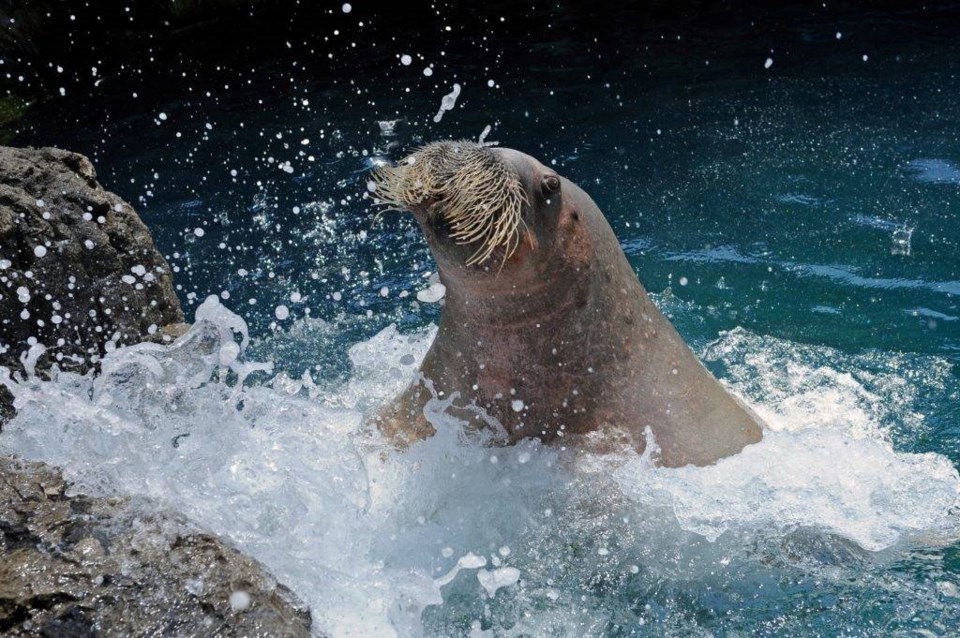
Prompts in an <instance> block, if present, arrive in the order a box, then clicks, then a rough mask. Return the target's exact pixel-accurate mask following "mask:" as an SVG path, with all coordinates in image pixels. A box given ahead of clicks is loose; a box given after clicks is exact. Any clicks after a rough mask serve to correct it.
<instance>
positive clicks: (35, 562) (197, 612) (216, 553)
mask: <svg viewBox="0 0 960 638" xmlns="http://www.w3.org/2000/svg"><path fill="white" fill-rule="evenodd" d="M0 556H3V560H2V561H0V634H2V635H4V636H71V637H86V636H251V637H252V636H309V635H310V614H309V612H308V611H307V609H306V608H305V607H304V606H303V605H302V603H300V602H299V601H298V600H296V598H295V597H294V595H293V594H292V593H291V592H290V591H289V590H288V589H287V588H285V587H284V586H283V585H280V584H278V583H277V581H276V580H275V579H273V578H272V577H271V576H269V575H268V574H267V573H266V572H265V571H264V570H263V568H262V567H261V566H260V565H259V564H258V563H256V562H255V561H253V560H251V559H249V558H246V557H244V556H243V555H241V554H240V553H239V552H237V551H236V550H234V549H231V548H229V547H227V546H226V545H224V544H223V543H222V542H220V541H219V540H218V539H216V538H215V537H213V536H210V535H208V534H205V533H203V532H201V531H199V530H197V529H196V528H194V527H192V526H191V525H190V524H188V523H187V522H185V521H184V520H182V519H179V518H177V517H175V516H172V515H170V514H166V513H164V512H162V511H160V510H158V509H157V508H156V507H155V506H152V505H151V504H149V503H144V502H131V501H128V500H126V499H119V498H110V499H107V498H90V497H86V496H77V495H72V490H71V489H70V487H69V486H68V485H67V484H66V483H65V482H64V479H63V478H62V476H61V475H60V474H59V473H58V472H56V471H54V470H52V469H50V468H49V467H47V466H45V465H43V464H40V463H28V462H21V461H17V460H15V459H9V458H4V457H0Z"/></svg>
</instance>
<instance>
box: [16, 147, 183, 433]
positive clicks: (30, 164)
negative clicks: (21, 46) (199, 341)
mask: <svg viewBox="0 0 960 638" xmlns="http://www.w3.org/2000/svg"><path fill="white" fill-rule="evenodd" d="M182 322H183V311H182V310H181V309H180V303H179V301H178V300H177V296H176V293H175V292H174V289H173V280H172V277H171V272H170V266H169V265H168V264H167V262H166V260H165V259H164V258H163V255H161V254H160V253H159V252H158V251H157V249H156V248H155V247H154V245H153V238H152V237H151V236H150V232H149V231H148V230H147V227H146V226H145V225H144V224H143V222H142V221H141V220H140V218H139V216H137V213H136V212H135V211H134V210H133V208H132V207H131V206H130V205H129V204H127V203H126V202H124V201H123V200H121V199H120V198H119V197H118V196H116V195H114V194H113V193H110V192H108V191H106V190H104V189H103V188H102V187H101V186H100V185H99V184H98V183H97V180H96V173H95V171H94V169H93V165H92V164H91V163H90V161H89V160H88V159H87V158H86V157H84V156H82V155H78V154H76V153H70V152H67V151H61V150H58V149H54V148H42V149H18V148H9V147H0V366H5V367H7V368H9V369H10V370H12V371H13V372H14V373H17V374H22V373H23V372H24V362H23V358H24V355H25V353H26V352H27V351H29V349H30V348H31V346H32V345H33V344H36V343H39V344H41V345H42V346H44V347H45V348H46V351H45V352H43V354H42V355H40V356H39V359H38V361H37V366H36V368H37V370H43V369H45V368H48V367H49V366H50V365H51V364H53V363H56V364H57V365H58V366H59V367H60V368H61V369H65V370H67V369H69V370H75V371H81V372H82V371H86V370H88V369H89V368H90V367H91V366H94V365H95V364H96V362H97V360H98V359H99V358H100V357H101V356H102V355H103V353H104V352H105V351H106V349H108V348H112V347H114V346H115V345H122V344H128V343H136V342H138V341H141V340H143V339H144V338H145V337H147V336H148V335H152V334H154V333H159V334H167V335H170V334H173V335H176V334H177V332H178V328H177V326H179V325H182ZM34 354H39V349H36V350H35V351H34ZM28 365H29V362H28ZM5 399H6V401H5ZM9 410H10V407H9V393H7V392H6V391H5V389H4V390H3V391H0V424H2V423H3V421H4V418H3V415H4V413H5V412H9Z"/></svg>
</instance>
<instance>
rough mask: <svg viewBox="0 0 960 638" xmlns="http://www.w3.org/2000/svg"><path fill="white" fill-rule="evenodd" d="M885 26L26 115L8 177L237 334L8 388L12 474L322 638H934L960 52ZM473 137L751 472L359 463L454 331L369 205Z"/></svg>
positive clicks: (243, 80) (957, 441)
mask: <svg viewBox="0 0 960 638" xmlns="http://www.w3.org/2000/svg"><path fill="white" fill-rule="evenodd" d="M897 24H898V23H896V22H895V21H894V22H892V23H891V22H888V21H887V20H886V18H884V17H882V16H881V17H880V18H877V19H876V20H874V21H869V20H867V19H866V18H864V21H863V23H862V24H857V23H854V24H852V25H851V24H850V23H845V24H841V25H839V26H838V25H835V24H828V23H826V22H823V21H820V22H817V21H813V22H799V23H798V24H797V25H796V28H795V29H794V30H793V31H791V33H792V34H793V35H794V36H795V37H796V39H797V41H799V42H805V43H807V44H806V45H804V46H805V47H806V48H804V47H801V46H799V45H796V44H793V45H791V46H787V45H782V44H781V45H778V46H774V45H773V44H770V43H766V44H770V46H763V47H760V46H751V45H749V44H747V43H746V41H739V40H738V39H737V37H736V34H732V35H731V34H726V35H725V36H724V37H725V38H727V39H725V40H724V39H722V38H721V39H711V37H710V36H708V35H704V34H702V33H691V32H683V33H682V34H681V35H682V37H681V40H680V42H682V43H683V44H682V45H680V44H677V45H674V44H671V39H672V38H674V37H675V35H674V34H672V33H670V32H664V33H661V34H659V35H661V36H662V37H661V38H660V39H658V38H656V37H651V38H649V39H646V40H642V41H639V42H633V43H630V44H631V46H630V47H629V52H628V54H624V55H622V56H620V57H617V56H616V55H614V54H613V53H612V52H611V51H610V50H609V48H606V49H605V48H603V47H596V48H593V47H592V46H591V45H590V43H589V42H584V41H581V40H578V39H577V38H576V37H575V36H570V37H569V38H567V39H565V38H563V37H556V38H555V39H554V40H553V41H552V43H551V44H550V45H549V46H548V45H544V46H542V47H541V46H532V45H531V48H530V51H529V52H527V53H525V54H524V57H522V58H519V57H511V56H510V53H511V51H510V50H508V49H506V48H503V43H502V42H500V41H498V40H496V39H494V40H493V41H492V42H491V43H488V44H486V45H481V46H478V48H477V50H476V51H475V52H474V53H475V56H476V57H471V56H470V55H468V54H466V53H464V52H463V51H461V50H459V49H456V48H455V47H454V48H453V49H451V52H450V55H448V56H441V55H440V54H439V51H440V49H443V48H444V45H443V43H439V44H437V45H417V46H413V45H410V46H407V45H405V44H404V43H402V42H400V43H398V42H394V43H392V44H390V45H389V47H388V48H389V51H390V54H389V55H387V56H385V58H384V60H383V61H382V62H381V63H378V64H373V65H370V66H369V67H366V68H364V69H362V72H361V71H360V70H358V71H357V72H356V73H355V74H353V75H344V76H343V77H341V78H340V79H339V80H338V81H337V82H335V83H334V82H331V81H330V80H329V79H328V78H326V77H320V76H319V75H318V74H316V73H314V72H312V71H311V68H312V67H311V65H310V64H306V65H294V64H291V63H290V62H289V60H283V59H280V60H278V61H275V62H271V63H269V64H264V65H261V66H258V67H256V68H254V69H252V70H250V69H245V70H237V69H225V70H224V71H223V72H222V77H219V76H217V75H216V73H211V74H209V75H204V76H196V77H194V76H191V78H190V79H188V80H184V81H183V83H182V84H178V85H176V86H175V87H173V88H171V89H170V91H169V93H168V94H164V95H162V96H161V97H157V96H156V94H155V93H151V94H150V95H151V96H152V97H150V98H146V97H144V98H139V97H138V98H137V100H141V102H137V101H136V100H133V99H131V98H130V97H129V95H128V94H127V92H126V91H127V88H128V85H127V84H124V85H122V87H123V88H122V89H121V88H116V89H111V88H110V86H109V84H110V83H109V82H104V83H103V85H102V88H103V92H102V93H95V92H93V91H92V89H91V95H84V96H83V97H81V98H78V104H79V106H68V105H63V106H62V107H58V106H56V105H53V106H48V107H46V109H40V110H38V111H37V112H36V113H35V114H34V116H33V117H34V120H33V122H32V128H31V129H30V130H28V131H26V132H24V133H22V134H21V137H20V139H18V141H19V142H21V143H37V144H41V143H42V144H57V145H61V146H64V147H67V148H71V149H73V150H78V151H81V152H85V153H88V154H90V155H92V156H93V158H94V160H95V163H96V164H97V166H98V169H99V171H100V178H101V181H102V182H103V183H104V184H105V185H106V186H107V187H108V188H110V189H111V190H114V191H116V192H118V193H119V194H121V195H122V196H124V197H125V198H127V199H129V200H130V201H132V202H133V203H134V204H135V206H136V207H137V208H138V210H140V211H141V213H142V215H143V217H144V219H145V220H146V221H147V223H148V225H149V226H150V227H151V229H152V230H153V231H154V232H155V234H156V236H157V240H158V244H159V245H160V247H161V249H162V250H163V252H164V253H165V254H167V255H168V256H169V257H170V261H171V264H172V265H174V266H175V267H176V268H177V270H178V272H177V273H176V277H177V282H178V284H179V286H180V287H181V290H180V293H181V297H182V299H183V301H184V302H185V304H186V308H187V312H188V315H189V314H192V312H193V311H194V310H196V309H197V308H198V307H199V306H200V304H201V302H204V300H205V299H206V298H207V297H208V296H209V295H217V296H218V298H219V299H220V301H221V302H222V304H223V305H224V306H226V307H227V308H229V309H230V310H231V311H232V312H233V313H236V315H232V314H227V313H226V312H225V311H223V309H222V308H221V306H219V305H218V304H217V303H215V302H213V301H206V302H205V305H204V306H203V308H204V311H203V313H201V314H202V315H203V316H204V317H206V319H207V320H206V321H200V322H198V324H197V326H196V327H195V329H194V332H193V333H191V335H190V336H189V338H188V339H186V340H185V341H184V342H183V343H182V344H180V345H179V346H177V347H175V348H173V349H171V350H168V351H163V350H160V349H158V348H154V347H150V346H138V347H135V348H129V349H125V350H121V351H119V352H116V353H114V354H112V355H111V356H110V358H109V360H108V363H107V364H105V370H106V373H105V374H104V375H103V376H102V377H100V378H98V379H90V378H78V377H74V376H70V375H64V376H62V377H61V378H59V379H58V380H57V381H56V382H55V383H52V384H35V383H32V382H28V383H24V384H21V385H20V386H18V387H17V388H15V392H16V394H17V398H18V402H19V404H18V405H19V407H20V415H19V416H18V417H17V419H16V420H15V421H14V422H13V423H12V424H11V425H10V427H9V428H8V429H6V430H5V431H4V433H3V435H2V436H0V449H3V450H4V451H16V452H18V453H21V454H24V455H26V456H30V457H32V458H43V459H45V460H48V461H50V462H53V463H58V464H62V465H64V466H65V467H66V468H67V474H68V476H70V477H71V478H74V479H76V480H78V481H80V482H81V484H82V485H84V486H85V487H86V488H87V489H94V490H99V491H105V492H121V493H130V494H144V495H149V496H153V497H156V498H158V499H160V500H161V501H162V502H163V503H166V504H167V505H169V506H171V507H174V508H176V509H178V510H181V511H183V512H185V513H186V514H188V515H189V516H191V517H192V518H194V519H195V520H197V521H198V522H200V523H201V524H203V525H205V526H207V527H209V528H211V529H213V530H214V531H216V532H218V533H220V534H222V535H224V536H225V537H228V538H230V539H231V540H232V541H233V542H235V543H236V544H238V545H239V546H240V547H242V548H243V549H245V550H246V551H248V552H250V553H251V554H253V555H254V556H256V557H257V558H259V559H260V560H262V561H263V562H264V563H266V564H267V565H268V567H269V568H270V569H271V570H272V571H274V572H275V573H276V574H277V575H278V576H279V577H280V578H281V579H282V580H283V581H284V582H286V583H288V584H289V585H290V586H291V587H293V589H294V590H295V591H297V593H298V594H299V595H300V596H301V597H303V598H304V599H305V600H306V601H307V602H308V603H310V604H311V606H312V608H313V611H314V615H315V620H316V625H317V628H318V630H320V631H326V632H331V633H333V634H334V635H380V634H386V633H387V632H388V628H392V630H394V631H396V632H397V633H399V634H400V635H404V636H405V635H416V634H417V633H420V632H422V633H425V634H426V635H432V636H449V635H468V634H471V633H472V634H473V635H496V636H501V635H503V636H521V635H537V636H540V635H557V636H617V635H637V634H639V635H644V634H647V635H675V636H688V635H724V636H739V635H762V636H788V635H789V636H826V635H848V636H888V635H931V634H932V635H945V636H946V635H953V634H955V633H956V627H958V626H960V617H958V616H960V612H958V609H960V606H958V603H960V542H958V540H957V539H958V537H960V523H958V517H960V477H958V474H957V469H956V468H957V467H958V464H960V408H958V405H960V402H958V399H960V245H958V244H960V220H958V216H960V179H958V177H957V175H958V174H960V137H958V133H957V131H960V102H958V101H957V99H956V92H955V90H953V89H952V87H953V86H955V85H956V84H957V81H958V77H957V76H958V73H960V68H958V62H957V60H960V57H958V55H957V53H960V51H958V48H957V45H956V44H955V42H956V41H955V40H952V39H950V38H946V37H941V38H935V37H927V38H922V39H921V38H903V37H901V38H896V37H893V36H892V34H893V35H895V34H896V33H897V32H898V31H897V29H896V25H897ZM891 25H892V26H891ZM885 29H886V30H885ZM836 33H840V35H841V37H840V38H837V37H836ZM718 37H719V36H718ZM791 42H792V41H791ZM731 43H733V44H731ZM381 44H383V43H381ZM498 47H499V48H498ZM771 47H772V48H773V50H772V51H771ZM624 48H626V45H624ZM394 54H396V55H395V56H394ZM401 54H409V55H411V56H412V58H413V61H412V63H411V65H409V66H406V65H403V64H402V62H401V61H400V58H399V56H400V55H401ZM421 56H422V57H421ZM767 58H770V59H771V60H772V61H773V63H772V65H770V66H769V68H765V62H766V60H767ZM561 62H562V64H561ZM313 64H314V65H319V64H320V62H319V61H317V62H314V63H313ZM429 64H433V65H434V67H433V74H432V75H431V76H429V77H427V76H425V75H424V74H423V69H424V68H425V67H427V66H428V65H429ZM490 81H492V86H489V84H490ZM454 82H456V83H459V84H461V85H462V87H463V88H462V92H461V94H460V96H459V97H458V99H457V105H456V106H455V107H454V108H453V109H452V110H451V111H449V112H446V113H445V114H444V116H443V119H442V121H441V122H440V123H439V124H437V123H434V122H433V117H434V115H436V113H437V110H438V108H439V107H440V104H441V99H442V97H443V96H444V95H447V94H448V93H450V92H451V90H452V86H453V84H454ZM226 86H229V87H230V88H223V87H226ZM408 90H409V91H408ZM118 102H122V105H119V106H118ZM129 103H133V104H134V106H130V105H129ZM94 107H96V108H101V109H103V111H102V112H103V113H104V115H103V116H102V118H99V119H97V118H93V119H94V120H95V121H94V122H91V119H90V118H91V116H90V115H89V113H91V112H96V108H94ZM58 109H62V111H63V112H61V111H60V110H58ZM71 109H76V110H77V111H83V113H84V115H77V114H76V113H74V112H73V111H71ZM63 113H66V114H67V117H63ZM161 114H162V116H161ZM54 115H56V117H54ZM72 117H80V118H81V119H82V121H83V122H84V126H80V127H77V126H72V125H64V124H63V122H64V121H67V122H69V121H71V118H72ZM44 118H46V119H44ZM393 120H398V121H397V122H396V123H395V124H394V125H393V126H392V131H391V126H390V125H384V126H383V127H381V125H380V124H379V123H378V122H386V121H393ZM487 125H491V126H492V131H491V133H490V135H489V137H488V139H493V140H498V141H500V142H501V143H503V144H504V145H507V146H511V147H515V148H519V149H521V150H524V151H526V152H528V153H530V154H532V155H534V156H537V157H538V158H540V159H541V160H542V161H544V162H545V163H550V164H554V165H555V166H556V168H557V170H558V171H559V172H561V173H562V174H564V175H565V176H567V177H569V178H570V179H572V180H573V181H575V182H577V183H579V184H580V185H581V186H583V187H584V188H585V189H586V190H587V191H588V192H589V193H590V194H591V195H592V196H593V197H594V199H595V200H596V201H597V203H598V204H599V206H600V208H601V209H602V210H603V211H604V212H605V213H606V215H607V217H608V218H609V219H610V221H611V224H612V225H613V227H614V229H615V231H616V233H617V235H618V237H619V238H620V240H621V242H622V245H623V247H624V250H625V251H626V253H627V256H628V258H629V259H630V261H631V263H632V264H633V265H634V267H635V268H636V270H637V272H638V274H639V275H640V278H641V281H643V282H644V284H645V285H646V286H647V288H648V289H649V290H651V291H652V292H654V293H656V294H655V301H656V302H657V303H658V305H660V307H661V308H662V309H663V310H664V312H665V313H667V314H668V316H670V318H671V319H672V320H673V321H674V322H675V324H676V325H677V327H678V329H679V330H680V332H681V334H682V335H683V336H684V337H685V338H686V339H687V340H688V342H689V343H691V345H692V346H693V347H694V349H695V350H696V351H697V353H698V354H699V355H701V357H702V358H703V359H704V360H705V362H706V363H707V365H708V367H710V368H711V370H713V371H714V372H715V373H716V374H717V375H718V376H719V377H720V378H721V379H722V380H723V381H724V382H725V383H727V384H728V385H729V386H730V387H731V389H732V390H733V391H734V392H736V393H737V394H739V395H741V396H743V397H744V398H745V399H746V400H748V401H749V402H750V403H751V404H752V405H753V406H754V407H755V409H757V410H758V411H759V412H760V413H761V414H762V415H763V416H764V418H765V419H766V420H767V421H768V423H769V424H770V425H771V431H770V432H768V433H767V434H766V436H765V438H764V441H763V442H762V443H761V444H759V445H757V446H755V447H752V448H749V449H748V450H747V451H745V452H744V453H743V454H741V455H739V456H737V457H734V458H731V459H727V460H724V461H721V462H720V463H718V464H717V465H716V466H714V467H710V468H703V469H691V468H687V469H680V470H663V469H656V468H654V467H651V466H650V464H649V463H648V461H647V460H646V459H643V458H635V457H630V456H611V457H606V458H593V457H589V456H583V455H576V454H574V453H572V452H570V451H564V450H558V449H552V448H547V449H544V448H542V447H541V446H539V445H536V444H534V443H530V442H528V443H524V444H521V445H519V446H517V447H515V448H510V449H490V448H486V447H484V446H483V445H482V442H481V441H476V440H471V439H470V438H469V437H466V435H463V434H460V433H459V429H458V428H457V424H456V423H455V422H453V421H452V420H448V422H446V423H445V426H446V427H444V428H442V429H441V435H440V436H437V437H436V438H434V439H432V440H430V441H427V442H425V443H424V444H422V445H420V446H418V447H416V448H414V449H413V450H411V451H409V452H408V453H405V454H393V453H390V452H386V453H384V450H383V448H382V447H381V446H380V444H379V443H378V442H377V441H376V440H372V439H369V438H367V437H364V436H362V435H361V433H360V430H359V424H360V420H361V418H362V415H363V414H364V413H367V412H369V411H370V410H373V409H375V408H376V406H377V405H379V404H381V403H382V402H383V401H385V400H387V398H388V396H389V395H390V394H391V393H392V392H394V391H396V390H397V389H399V388H400V387H402V386H403V384H404V383H405V382H406V380H408V379H409V378H410V376H411V374H412V373H413V370H414V369H415V362H416V361H417V360H418V358H419V357H420V356H422V354H423V352H424V349H425V348H426V346H427V345H428V344H429V340H430V338H431V335H432V332H431V330H432V328H431V324H432V323H433V322H435V321H436V319H437V317H438V313H439V308H438V306H437V305H436V304H425V303H420V302H418V301H416V294H415V293H416V292H417V291H419V290H421V289H422V288H424V287H426V285H427V281H428V276H429V273H430V272H431V271H432V269H433V264H432V261H431V259H430V256H429V253H428V251H427V250H426V247H425V245H424V244H423V242H422V240H421V239H420V237H419V235H418V233H417V232H416V230H415V226H414V224H413V222H412V220H411V219H409V218H406V217H403V216H393V215H389V216H385V217H383V218H381V219H379V220H376V219H374V218H373V217H372V216H371V214H370V210H369V206H368V203H367V202H366V201H365V200H364V198H363V196H364V193H365V191H366V188H365V185H366V177H365V174H366V172H367V170H368V169H369V167H370V166H371V165H372V164H373V163H374V162H375V161H379V160H380V159H382V158H397V157H399V155H400V154H401V152H402V151H403V150H405V149H408V148H410V147H411V146H413V145H415V144H417V143H420V142H424V141H431V140H433V139H437V138H444V137H469V138H473V139H476V138H477V137H478V136H479V135H480V134H481V132H482V131H483V130H484V128H485V126H487ZM384 129H386V132H387V133H390V134H385V132H384ZM280 306H283V308H284V309H286V310H287V311H288V313H289V314H287V313H285V312H284V311H283V310H282V309H281V310H280V311H279V313H278V309H279V308H280ZM236 316H239V317H241V318H243V319H244V320H246V322H247V323H249V326H250V333H251V337H252V341H251V345H250V346H249V348H247V349H246V350H245V352H244V353H243V354H242V355H241V356H240V358H239V359H236V360H234V359H233V358H232V356H233V355H232V354H231V353H233V352H234V350H233V349H230V348H227V349H226V351H224V350H223V347H222V346H223V343H225V342H226V341H227V340H232V339H233V338H234V337H231V332H232V331H231V330H230V329H229V328H227V327H226V326H228V325H231V324H232V325H234V326H235V327H237V326H239V322H238V321H237V319H236ZM280 317H283V318H282V319H281V318H280ZM391 326H396V327H391ZM222 352H225V353H226V354H225V355H224V356H220V353H222ZM405 355H412V357H410V356H405ZM256 361H272V362H273V364H274V365H273V369H272V371H270V372H266V371H262V370H261V371H256V370H254V368H256V366H252V367H251V364H250V362H256ZM411 361H412V362H413V363H411ZM227 369H231V371H230V372H227ZM217 370H218V371H217ZM247 372H249V373H250V376H249V377H248V378H247V381H246V383H245V386H243V387H241V385H240V384H239V383H238V379H237V377H238V375H241V376H242V375H243V374H245V373H247ZM305 372H306V373H308V374H309V375H310V376H309V377H304V376H303V375H304V373H305ZM212 373H213V380H212V381H211V380H209V379H210V375H211V374H212ZM147 381H149V383H147ZM51 424H53V425H51ZM457 565H460V567H461V568H460V570H459V571H457V572H456V573H453V572H454V570H455V568H456V566H457Z"/></svg>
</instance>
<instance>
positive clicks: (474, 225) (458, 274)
mask: <svg viewBox="0 0 960 638" xmlns="http://www.w3.org/2000/svg"><path fill="white" fill-rule="evenodd" d="M372 190H373V195H374V197H375V198H376V201H377V202H378V203H379V204H382V205H385V206H386V207H388V209H394V210H409V211H411V212H413V214H414V216H415V217H416V219H417V221H418V222H419V224H420V227H421V228H422V230H423V233H424V236H425V238H426V240H427V243H428V244H429V246H430V250H431V252H432V253H433V256H434V258H435V259H436V261H437V265H438V267H439V268H440V271H441V274H442V275H445V276H446V278H456V279H463V278H464V277H468V278H470V279H474V280H476V279H477V278H481V279H484V278H500V277H501V276H504V277H506V276H509V280H510V281H511V282H512V283H513V284H516V283H517V282H518V281H522V280H523V279H527V278H531V279H534V278H538V277H539V278H542V277H543V276H544V275H546V274H548V271H549V270H550V269H551V268H557V267H563V266H571V265H576V264H575V262H576V260H577V257H578V255H579V256H582V255H584V254H586V251H584V250H576V246H577V245H578V244H582V243H583V241H585V239H586V238H585V237H584V236H583V231H579V232H578V228H577V225H578V223H579V222H580V221H581V213H580V212H579V210H578V209H579V208H582V207H581V206H578V205H577V202H579V201H581V200H582V198H583V197H586V196H585V194H583V192H582V191H580V189H578V188H576V186H574V185H573V184H572V183H570V182H569V181H567V180H565V179H563V178H562V177H560V175H558V174H557V173H556V171H554V170H552V169H551V168H549V167H547V166H544V165H543V164H541V163H540V162H538V161H537V160H536V159H534V158H532V157H530V156H529V155H525V154H524V153H521V152H519V151H515V150H512V149H506V148H499V147H490V146H482V145H480V144H477V143H475V142H469V141H457V142H451V141H446V142H434V143H432V144H428V145H426V146H424V147H422V148H419V149H417V150H416V151H415V152H413V153H412V154H410V155H409V156H407V157H406V158H404V159H402V160H401V161H400V162H398V163H397V165H396V166H385V167H381V168H378V169H377V170H376V171H374V173H373V179H372ZM586 199H587V200H589V198H586ZM591 205H592V202H591ZM593 208H595V207H593ZM561 246H562V247H563V250H557V249H558V248H559V247H561ZM558 260H559V261H560V262H563V263H557V262H558Z"/></svg>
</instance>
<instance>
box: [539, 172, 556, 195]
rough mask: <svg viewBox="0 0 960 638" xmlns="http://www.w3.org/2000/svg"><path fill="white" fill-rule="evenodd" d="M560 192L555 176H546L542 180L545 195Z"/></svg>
mask: <svg viewBox="0 0 960 638" xmlns="http://www.w3.org/2000/svg"><path fill="white" fill-rule="evenodd" d="M558 190H560V178H559V177H557V176H556V175H546V176H545V177H544V178H543V192H544V194H545V195H549V194H551V193H555V192H557V191H558Z"/></svg>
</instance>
